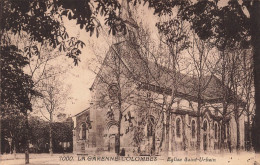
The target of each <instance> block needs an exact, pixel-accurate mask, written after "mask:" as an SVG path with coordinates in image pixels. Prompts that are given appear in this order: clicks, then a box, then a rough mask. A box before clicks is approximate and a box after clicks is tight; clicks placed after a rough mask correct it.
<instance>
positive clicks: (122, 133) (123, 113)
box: [73, 20, 245, 155]
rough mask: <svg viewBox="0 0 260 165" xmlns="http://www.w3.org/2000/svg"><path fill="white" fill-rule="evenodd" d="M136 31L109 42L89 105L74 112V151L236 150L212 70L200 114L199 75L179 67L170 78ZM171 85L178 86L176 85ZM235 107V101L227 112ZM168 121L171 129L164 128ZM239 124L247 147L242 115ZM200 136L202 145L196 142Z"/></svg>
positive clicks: (233, 125)
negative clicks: (138, 42) (141, 45)
mask: <svg viewBox="0 0 260 165" xmlns="http://www.w3.org/2000/svg"><path fill="white" fill-rule="evenodd" d="M128 22H131V20H130V21H128ZM129 24H132V25H133V24H134V23H129ZM132 27H134V26H132ZM129 29H130V28H129ZM133 33H134V30H132V31H131V30H129V32H128V37H124V39H119V40H117V42H116V43H114V44H113V45H111V47H110V49H109V51H108V52H107V54H106V56H105V58H104V61H103V63H102V66H101V68H100V70H99V72H98V74H97V75H96V78H95V80H94V83H93V85H92V86H91V88H90V91H91V94H92V101H91V106H90V107H89V108H87V109H85V110H83V111H82V112H80V113H78V114H77V115H75V116H74V130H73V152H74V153H85V154H88V153H97V152H111V153H119V152H121V151H122V149H124V150H125V152H126V153H127V154H136V155H151V154H154V155H160V154H161V153H162V152H163V151H164V150H165V148H166V146H168V147H167V150H168V151H167V152H176V151H195V150H196V148H199V149H200V150H201V151H206V152H214V151H218V150H219V148H220V146H221V145H223V146H224V148H225V149H226V150H232V149H235V147H236V144H237V124H236V121H235V119H234V115H233V114H232V113H228V115H227V116H225V117H223V116H222V113H221V112H222V111H223V108H222V107H221V105H222V104H221V99H222V97H223V96H222V93H221V91H220V89H221V82H220V80H219V79H218V78H217V77H216V76H214V75H211V76H205V77H203V78H202V79H203V81H205V82H208V84H207V88H206V89H205V90H204V91H203V93H202V95H201V99H203V106H202V107H201V110H200V113H198V111H197V109H198V108H197V107H198V96H197V91H196V90H195V88H194V87H196V85H197V81H198V80H197V79H196V78H195V77H192V76H189V75H185V74H182V73H180V72H176V74H175V78H172V76H170V74H171V72H172V70H169V69H167V68H165V67H164V66H161V65H158V64H157V63H156V62H152V61H149V60H147V58H146V57H145V56H143V54H142V53H141V51H142V50H140V49H139V48H138V47H137V46H136V45H135V44H134V42H133V38H134V34H133ZM131 35H132V36H131ZM125 38H127V39H125ZM173 80H174V82H173ZM172 84H178V85H176V87H175V88H172V86H171V85H172ZM173 89H175V90H174V92H175V98H174V102H173V104H172V106H171V110H170V113H169V116H168V118H167V117H166V114H165V105H164V102H165V100H164V98H167V96H170V95H171V94H172V92H173ZM241 106H243V104H242V103H241ZM231 110H232V105H230V107H228V112H231ZM166 120H168V121H169V127H168V129H165V128H164V126H165V123H166ZM223 121H225V124H224V126H223V125H222V122H223ZM198 122H199V123H200V127H199V128H198ZM221 125H222V127H221ZM238 126H239V130H240V131H239V133H240V144H241V147H242V148H243V147H244V146H245V129H244V127H245V116H244V115H243V114H242V115H241V116H240V118H239V125H238ZM198 129H200V131H199V133H198ZM165 131H166V132H165ZM221 132H222V133H221ZM166 134H167V136H168V137H169V138H168V140H166V139H165V138H166ZM221 136H223V137H221ZM198 137H199V138H200V146H197V145H198V144H197V138H198ZM162 138H164V139H163V140H162ZM221 138H222V139H224V144H221ZM119 146H120V147H119Z"/></svg>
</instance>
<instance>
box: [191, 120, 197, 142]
mask: <svg viewBox="0 0 260 165" xmlns="http://www.w3.org/2000/svg"><path fill="white" fill-rule="evenodd" d="M195 134H196V126H195V120H192V122H191V135H192V138H195Z"/></svg>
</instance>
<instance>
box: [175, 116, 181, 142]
mask: <svg viewBox="0 0 260 165" xmlns="http://www.w3.org/2000/svg"><path fill="white" fill-rule="evenodd" d="M176 136H177V137H178V138H180V137H181V119H180V118H177V120H176Z"/></svg>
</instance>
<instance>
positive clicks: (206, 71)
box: [188, 32, 218, 152]
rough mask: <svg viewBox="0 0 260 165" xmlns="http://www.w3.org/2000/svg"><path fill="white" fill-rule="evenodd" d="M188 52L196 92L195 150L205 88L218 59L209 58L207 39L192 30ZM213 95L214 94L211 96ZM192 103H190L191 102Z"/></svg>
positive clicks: (210, 46)
mask: <svg viewBox="0 0 260 165" xmlns="http://www.w3.org/2000/svg"><path fill="white" fill-rule="evenodd" d="M188 54H189V55H190V57H191V63H192V70H193V71H192V72H193V77H194V78H195V80H196V82H194V83H193V91H195V93H196V95H197V96H196V99H197V103H198V104H197V106H196V109H195V111H196V112H197V114H198V117H197V122H196V123H197V129H196V130H197V131H196V133H197V145H196V146H197V152H199V151H200V144H201V139H200V137H201V136H200V135H201V118H202V108H203V107H205V105H206V102H207V101H208V100H207V99H206V98H205V92H206V89H207V88H208V87H209V84H210V82H211V80H212V77H213V76H214V74H215V70H216V65H217V63H218V61H212V60H210V59H211V58H212V54H214V53H213V46H212V44H211V43H210V42H209V41H203V40H201V39H199V37H197V36H196V34H195V33H194V32H193V36H192V46H191V47H190V48H189V49H188ZM213 97H214V96H213ZM191 105H192V104H191Z"/></svg>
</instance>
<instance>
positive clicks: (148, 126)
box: [147, 117, 154, 137]
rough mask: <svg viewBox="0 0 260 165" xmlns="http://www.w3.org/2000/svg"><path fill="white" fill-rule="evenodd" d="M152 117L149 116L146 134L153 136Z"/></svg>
mask: <svg viewBox="0 0 260 165" xmlns="http://www.w3.org/2000/svg"><path fill="white" fill-rule="evenodd" d="M153 127H154V118H153V117H150V118H149V121H148V124H147V136H148V137H149V136H153V134H154V128H153Z"/></svg>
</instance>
